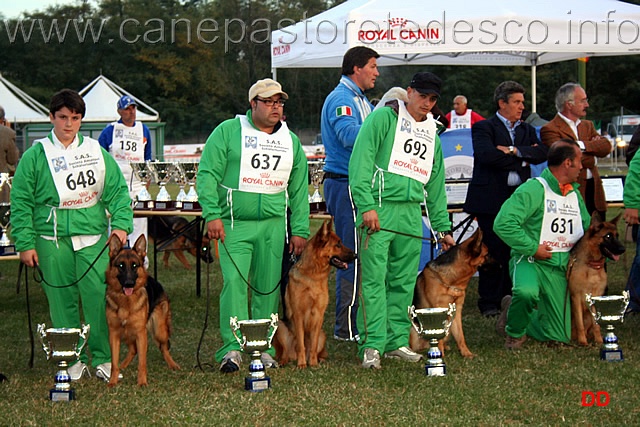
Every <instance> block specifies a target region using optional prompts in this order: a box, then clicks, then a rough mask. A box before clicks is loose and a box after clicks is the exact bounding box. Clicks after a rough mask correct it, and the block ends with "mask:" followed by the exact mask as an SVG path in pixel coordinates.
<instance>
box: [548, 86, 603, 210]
mask: <svg viewBox="0 0 640 427" xmlns="http://www.w3.org/2000/svg"><path fill="white" fill-rule="evenodd" d="M588 107H589V101H588V99H587V93H586V92H585V91H584V89H583V88H582V87H581V86H580V85H579V84H578V83H566V84H564V85H562V87H560V89H558V92H556V110H557V111H558V114H556V116H555V117H554V118H553V120H551V121H550V122H549V123H547V124H546V125H544V126H543V127H542V129H540V139H541V140H542V143H543V144H544V145H546V146H547V147H550V146H551V144H553V143H554V142H556V141H558V140H560V139H563V138H564V139H571V140H573V141H577V142H578V145H579V146H580V149H581V150H582V170H581V171H580V175H579V176H578V184H580V187H579V188H580V193H581V194H582V198H583V199H584V202H585V203H586V205H587V210H588V211H589V214H592V213H593V211H598V213H599V214H600V217H601V218H602V219H603V220H604V219H605V215H606V214H607V201H606V199H605V197H604V189H603V187H602V179H600V173H599V172H598V166H597V164H598V162H597V159H596V158H597V157H606V156H607V155H608V154H609V153H611V143H610V142H609V140H608V139H607V138H605V137H604V136H600V134H598V132H597V131H596V128H595V126H593V122H591V121H590V120H582V119H583V118H584V117H585V116H586V115H587V108H588Z"/></svg>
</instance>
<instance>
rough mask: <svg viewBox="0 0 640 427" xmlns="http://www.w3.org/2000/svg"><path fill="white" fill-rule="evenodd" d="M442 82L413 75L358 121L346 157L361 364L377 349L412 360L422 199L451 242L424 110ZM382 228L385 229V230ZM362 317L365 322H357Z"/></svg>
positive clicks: (433, 133)
mask: <svg viewBox="0 0 640 427" xmlns="http://www.w3.org/2000/svg"><path fill="white" fill-rule="evenodd" d="M441 84H442V81H441V80H440V79H439V78H438V77H437V76H436V75H435V74H432V73H426V72H425V73H417V74H416V75H415V76H414V77H413V80H412V81H411V84H410V85H409V88H408V89H407V97H408V102H406V103H405V102H403V101H399V100H393V101H390V102H389V103H387V105H385V106H384V107H382V108H380V109H378V110H376V111H374V112H373V113H371V114H370V115H369V116H368V117H367V119H366V120H365V121H364V123H363V124H362V127H361V128H360V132H359V133H358V137H357V138H356V142H355V145H354V147H353V153H352V155H351V160H350V161H349V185H350V186H351V191H352V193H353V201H354V202H355V205H356V207H357V208H358V219H357V225H358V226H362V225H364V227H365V228H366V229H367V230H368V231H369V232H373V234H371V235H367V233H363V238H362V239H361V241H360V243H359V247H360V248H361V249H360V260H361V263H362V302H363V309H362V310H358V331H360V337H361V341H360V342H359V343H358V352H359V355H360V357H361V358H362V367H364V368H374V369H380V354H384V355H385V356H386V357H392V358H399V359H403V360H407V361H411V362H417V361H419V360H420V359H421V356H420V355H419V354H417V353H415V352H413V351H412V350H411V349H410V348H409V330H410V328H411V322H410V320H409V316H408V314H407V308H408V307H409V306H410V305H411V301H412V300H413V289H414V288H415V282H416V271H417V270H418V263H419V260H420V248H421V246H422V242H421V241H420V240H419V239H416V238H413V237H408V236H407V234H408V235H413V236H416V235H418V236H422V208H421V207H420V203H421V202H423V201H425V199H426V206H427V210H428V214H429V219H430V221H431V226H432V227H433V228H434V229H435V230H439V231H440V232H442V233H441V236H440V238H441V241H442V246H443V248H444V249H445V250H446V249H448V248H449V247H450V246H451V245H453V244H455V242H454V240H453V237H452V236H451V235H450V234H445V233H444V232H449V231H450V230H451V222H450V220H449V214H448V212H447V198H446V194H445V189H444V179H445V173H444V160H443V157H442V146H441V145H440V138H439V137H438V134H437V123H436V121H435V120H434V119H433V116H432V115H431V114H430V112H431V109H432V108H433V107H434V106H435V104H436V102H437V100H438V96H439V95H440V86H441ZM381 228H382V229H385V230H393V231H396V232H399V233H404V234H405V235H402V234H399V233H392V232H388V231H382V232H380V231H381ZM365 316H366V322H365Z"/></svg>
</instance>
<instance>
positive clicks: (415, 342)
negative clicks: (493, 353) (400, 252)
mask: <svg viewBox="0 0 640 427" xmlns="http://www.w3.org/2000/svg"><path fill="white" fill-rule="evenodd" d="M488 260H489V250H488V249H487V246H486V245H485V244H484V243H482V230H480V228H478V229H477V230H476V231H475V233H473V235H472V236H471V237H469V238H468V239H467V240H465V241H464V242H462V243H461V244H459V245H456V246H453V247H452V248H451V249H449V250H448V251H447V252H445V253H443V254H442V255H440V256H439V257H438V258H436V259H434V260H432V261H431V262H429V263H428V264H427V265H426V266H425V268H424V269H423V270H422V273H420V275H419V276H418V279H417V281H416V289H415V294H414V304H415V307H416V308H435V307H448V306H449V304H450V303H455V304H456V313H455V316H454V318H453V322H452V323H451V335H453V338H455V340H456V344H457V345H458V349H459V350H460V354H462V356H464V357H469V358H472V357H473V356H474V354H473V353H471V351H469V348H468V347H467V342H466V341H465V339H464V333H463V332H462V308H463V307H464V299H465V295H466V290H467V285H468V284H469V280H470V279H471V277H472V276H473V275H474V274H475V273H476V272H477V271H478V267H480V266H482V265H483V264H485V263H487V262H488ZM448 338H449V337H448V336H447V338H445V339H443V340H440V343H439V347H440V351H442V352H443V354H444V349H445V344H446V341H447V340H448ZM409 345H410V346H411V349H412V350H413V351H416V352H418V351H422V350H424V349H426V348H427V347H429V343H428V341H427V340H424V339H422V338H420V337H419V336H418V334H417V333H416V331H415V330H414V329H413V328H411V335H410V337H409ZM446 348H447V349H448V348H449V346H448V345H447V346H446Z"/></svg>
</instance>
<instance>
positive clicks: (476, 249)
mask: <svg viewBox="0 0 640 427" xmlns="http://www.w3.org/2000/svg"><path fill="white" fill-rule="evenodd" d="M469 241H470V244H471V250H472V251H473V256H474V257H477V256H479V255H480V254H481V253H482V230H480V227H478V229H477V230H476V231H475V232H474V233H473V234H472V235H471V237H470V238H469Z"/></svg>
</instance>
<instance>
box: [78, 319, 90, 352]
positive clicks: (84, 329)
mask: <svg viewBox="0 0 640 427" xmlns="http://www.w3.org/2000/svg"><path fill="white" fill-rule="evenodd" d="M90 329H91V325H82V331H81V332H80V338H82V344H80V345H79V346H78V349H77V350H76V357H80V355H81V354H82V350H83V349H84V346H85V345H87V339H88V338H89V330H90Z"/></svg>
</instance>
